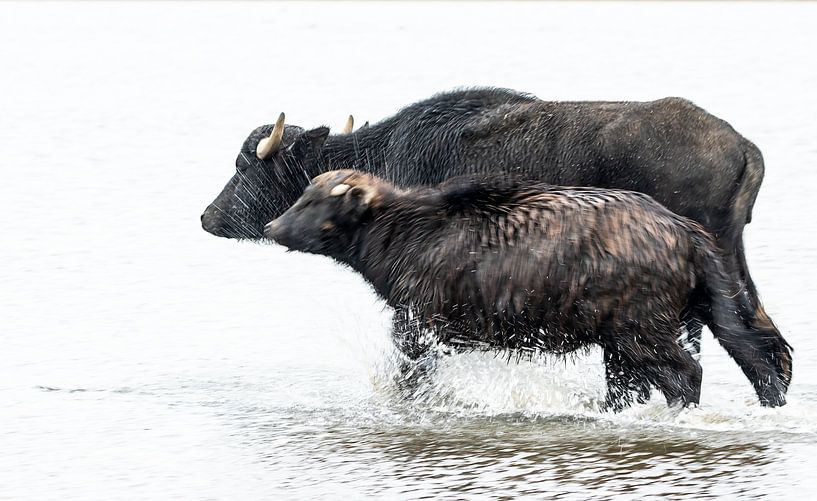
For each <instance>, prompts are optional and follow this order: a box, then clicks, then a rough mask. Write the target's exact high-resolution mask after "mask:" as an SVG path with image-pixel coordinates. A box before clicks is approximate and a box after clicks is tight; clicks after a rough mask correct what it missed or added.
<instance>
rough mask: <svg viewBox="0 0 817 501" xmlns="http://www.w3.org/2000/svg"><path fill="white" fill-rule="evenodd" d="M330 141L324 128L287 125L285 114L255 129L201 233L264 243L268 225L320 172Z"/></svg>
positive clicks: (206, 213) (209, 210)
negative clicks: (256, 240)
mask: <svg viewBox="0 0 817 501" xmlns="http://www.w3.org/2000/svg"><path fill="white" fill-rule="evenodd" d="M328 135H329V129H328V128H326V127H318V128H316V129H312V130H304V129H302V128H301V127H297V126H294V125H285V124H284V114H283V113H281V115H280V116H279V117H278V121H277V122H276V123H275V124H274V125H263V126H261V127H258V128H257V129H255V130H254V131H253V132H252V133H251V134H250V135H249V137H247V139H246V140H245V141H244V145H243V146H242V147H241V151H240V152H239V154H238V157H237V158H236V161H235V168H236V172H235V174H234V175H233V177H232V179H230V181H229V182H228V183H227V185H226V186H225V187H224V189H223V190H222V191H221V193H220V194H219V195H218V197H216V199H215V200H214V201H213V203H211V204H210V205H209V206H208V207H207V209H206V210H205V211H204V213H203V214H202V215H201V225H202V228H204V229H205V230H206V231H208V232H210V233H212V234H213V235H216V236H220V237H227V238H249V239H259V238H261V237H262V236H263V229H264V223H266V222H267V221H270V220H271V219H274V218H276V217H278V216H280V215H281V214H283V212H284V211H285V210H286V209H288V208H289V207H290V206H291V205H292V204H293V203H294V202H295V200H297V199H298V196H299V195H300V194H301V193H302V192H303V189H304V188H305V187H306V186H307V185H308V184H309V178H310V177H311V176H314V175H315V174H316V173H317V172H318V162H319V160H320V153H321V149H322V148H323V144H324V142H325V141H326V137H327V136H328Z"/></svg>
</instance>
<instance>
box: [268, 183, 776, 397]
mask: <svg viewBox="0 0 817 501" xmlns="http://www.w3.org/2000/svg"><path fill="white" fill-rule="evenodd" d="M265 233H266V236H267V237H269V238H271V239H273V240H275V242H277V243H280V244H282V245H285V246H286V247H288V248H290V249H292V250H299V251H303V252H310V253H313V254H321V255H325V256H330V257H332V258H334V259H336V260H337V261H339V262H341V263H343V264H346V265H348V266H351V267H352V268H353V269H354V270H355V271H357V272H359V273H360V274H362V275H363V277H364V278H366V280H368V281H369V282H370V283H371V284H372V287H373V288H374V290H375V291H376V292H377V293H378V294H379V295H380V296H381V297H382V298H383V299H384V300H385V301H386V302H387V304H389V305H390V306H392V307H395V308H398V307H399V308H402V309H404V310H406V311H409V312H410V313H411V317H412V318H413V319H415V320H416V323H417V327H418V329H417V332H418V333H424V334H430V336H428V337H431V338H433V339H435V340H437V341H439V342H441V343H443V344H445V345H449V346H453V347H455V348H459V349H474V348H476V349H497V348H498V349H511V350H518V351H519V350H522V351H526V352H528V353H530V352H535V351H546V352H552V353H559V354H564V353H570V352H572V351H575V350H577V349H581V348H583V347H585V346H588V345H593V344H595V345H600V346H601V347H602V349H603V351H604V361H605V368H606V374H607V399H606V405H607V407H608V408H612V409H614V410H618V409H621V408H622V407H623V406H625V405H627V404H629V403H630V401H631V399H632V397H633V396H637V398H640V399H641V400H644V399H646V398H648V396H649V385H650V384H652V385H654V386H655V387H656V388H658V390H660V391H661V392H662V393H663V394H664V396H665V397H666V398H667V401H668V403H669V404H671V405H672V404H676V403H679V404H682V405H688V404H692V403H698V400H699V398H700V387H701V372H702V371H701V367H700V365H699V364H698V362H697V361H696V360H695V359H694V358H693V357H692V355H691V354H690V353H689V352H687V351H686V350H684V349H683V348H682V347H681V346H679V344H678V343H677V341H676V338H677V335H678V330H679V329H680V326H681V319H682V313H683V311H685V310H687V309H697V310H699V311H706V315H705V317H704V318H705V320H706V322H707V324H708V325H709V327H710V329H711V330H712V333H713V334H714V335H715V338H716V339H717V340H718V341H719V342H720V343H721V345H722V346H723V347H724V348H725V349H726V351H727V352H728V353H729V354H730V355H731V356H732V357H733V358H734V359H735V361H736V362H737V364H738V365H739V366H740V367H741V369H742V370H743V372H744V374H745V375H746V377H747V378H748V379H749V381H750V382H751V383H752V385H753V386H754V388H755V391H756V393H757V395H758V398H759V399H760V402H761V404H763V405H766V406H771V407H774V406H778V405H783V404H784V403H785V393H786V385H785V381H788V380H789V379H790V377H791V374H790V372H788V370H789V369H790V367H791V364H790V361H791V353H790V351H789V350H790V348H789V345H788V343H786V341H785V340H784V339H783V337H781V336H780V334H779V333H777V332H776V331H770V330H755V329H754V328H752V327H751V326H748V325H746V324H745V322H744V321H743V319H742V318H741V317H740V315H739V314H738V312H739V311H742V310H747V309H749V308H751V305H750V304H749V303H748V301H747V300H746V297H745V296H744V295H742V294H738V295H732V294H731V293H730V291H729V289H730V288H731V284H730V280H729V277H728V276H727V275H726V274H725V272H724V269H723V265H722V261H721V257H720V256H719V252H718V250H717V247H716V246H715V244H714V241H713V240H712V237H711V236H710V235H709V234H708V233H707V232H706V231H705V230H703V228H701V226H700V225H698V224H697V223H695V222H693V221H691V220H689V219H687V218H684V217H681V216H678V215H676V214H674V213H673V212H670V211H669V210H667V209H666V208H665V207H663V206H661V205H660V204H658V203H656V202H655V201H654V200H652V199H651V198H650V197H648V196H646V195H644V194H642V193H635V192H630V191H623V190H606V189H598V188H561V187H554V186H550V185H545V184H541V183H533V184H529V183H520V182H518V181H516V180H509V179H507V176H506V175H505V174H499V175H496V174H494V175H493V176H488V177H485V176H484V175H483V176H482V177H469V176H464V177H457V178H453V179H452V180H449V181H448V182H446V183H443V185H442V186H440V187H436V188H429V187H423V188H414V189H410V190H406V191H403V190H398V189H396V188H395V187H394V186H393V185H391V184H389V183H387V182H384V181H382V180H379V179H377V178H375V177H373V176H371V175H370V174H365V173H361V172H356V171H349V170H342V171H332V172H327V173H324V174H321V175H320V176H318V177H317V178H315V180H314V183H313V184H312V186H310V187H308V188H307V189H306V191H304V194H303V196H302V197H301V198H300V199H299V200H298V201H297V202H296V203H295V204H294V205H293V206H292V207H290V208H289V210H287V211H286V212H285V213H284V214H283V215H282V216H281V217H279V218H277V219H275V220H274V221H272V222H270V223H269V224H268V225H267V227H266V232H265ZM423 346H427V345H424V344H422V343H416V344H415V345H414V346H413V347H412V348H413V351H409V352H407V353H406V354H407V355H408V356H410V357H414V358H416V357H418V356H420V355H422V351H421V348H422V347H423Z"/></svg>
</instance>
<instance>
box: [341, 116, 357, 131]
mask: <svg viewBox="0 0 817 501" xmlns="http://www.w3.org/2000/svg"><path fill="white" fill-rule="evenodd" d="M354 126H355V117H353V116H352V115H349V118H347V119H346V125H344V126H343V131H342V133H343V134H349V133H350V132H352V128H353V127H354Z"/></svg>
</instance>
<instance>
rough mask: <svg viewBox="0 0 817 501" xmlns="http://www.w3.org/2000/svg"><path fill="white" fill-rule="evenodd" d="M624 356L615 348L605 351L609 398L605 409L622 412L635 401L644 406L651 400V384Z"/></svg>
mask: <svg viewBox="0 0 817 501" xmlns="http://www.w3.org/2000/svg"><path fill="white" fill-rule="evenodd" d="M628 362H629V361H628V360H627V359H626V358H625V357H623V356H622V354H621V353H620V352H619V350H618V349H616V348H615V347H612V346H610V347H606V348H605V349H604V370H605V378H606V380H607V396H606V398H605V402H604V408H605V409H608V410H612V411H614V412H620V411H621V410H623V409H624V408H626V407H629V406H630V405H631V404H632V403H633V400H634V399H635V401H636V402H638V403H640V404H643V403H646V402H647V401H648V400H649V399H650V383H649V381H648V380H647V379H646V378H645V377H644V376H643V375H642V374H641V372H640V371H639V370H638V369H637V368H636V367H633V366H632V364H630V363H628Z"/></svg>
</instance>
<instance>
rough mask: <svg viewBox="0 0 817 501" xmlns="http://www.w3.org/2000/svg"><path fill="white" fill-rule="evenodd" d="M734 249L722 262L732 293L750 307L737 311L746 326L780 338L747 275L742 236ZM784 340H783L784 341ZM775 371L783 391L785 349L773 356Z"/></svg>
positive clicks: (787, 370)
mask: <svg viewBox="0 0 817 501" xmlns="http://www.w3.org/2000/svg"><path fill="white" fill-rule="evenodd" d="M734 247H735V250H734V252H733V253H732V254H731V255H727V256H724V259H723V260H724V264H725V266H726V271H727V274H728V275H729V277H730V278H731V279H732V281H733V285H732V291H730V295H733V294H746V299H747V300H748V302H749V305H750V309H749V310H746V309H742V310H741V311H739V312H738V313H739V314H740V317H741V318H742V319H743V322H744V323H745V324H746V326H747V327H749V328H750V329H752V330H753V331H755V332H757V333H759V335H763V336H766V337H770V338H775V339H777V338H779V339H782V338H783V335H782V334H781V333H780V330H779V329H778V328H777V326H776V325H775V324H774V322H773V321H772V319H771V318H770V317H769V315H768V314H767V313H766V310H765V309H764V308H763V303H762V302H761V301H760V296H759V295H758V292H757V288H755V283H754V281H753V280H752V277H751V275H749V267H748V265H747V264H746V254H745V251H744V248H743V238H742V237H740V236H739V237H738V239H737V243H736V244H735V246H734ZM784 342H785V341H784ZM775 364H776V371H777V374H778V376H779V377H780V380H781V382H782V384H783V387H784V391H786V390H787V389H788V387H789V383H790V382H791V375H792V359H791V356H790V354H789V353H788V352H787V351H786V350H780V351H779V352H778V353H777V356H776V357H775Z"/></svg>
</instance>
